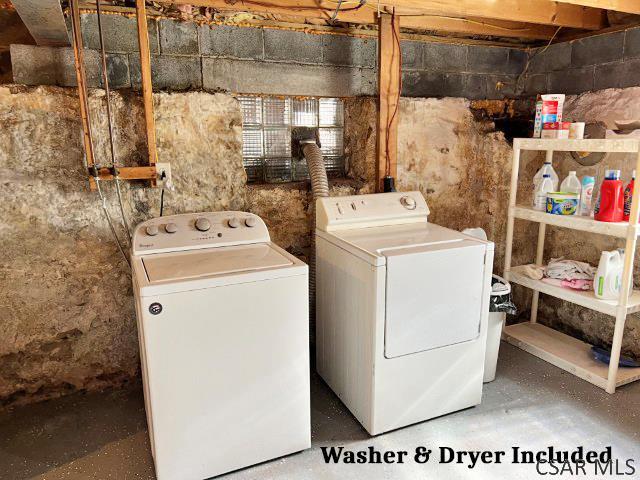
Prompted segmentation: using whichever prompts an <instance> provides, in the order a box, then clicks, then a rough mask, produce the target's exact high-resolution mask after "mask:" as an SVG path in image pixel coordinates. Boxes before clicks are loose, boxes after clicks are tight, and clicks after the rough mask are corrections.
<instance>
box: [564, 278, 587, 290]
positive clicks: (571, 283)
mask: <svg viewBox="0 0 640 480" xmlns="http://www.w3.org/2000/svg"><path fill="white" fill-rule="evenodd" d="M562 286H563V287H565V288H571V289H573V290H591V289H593V280H581V279H576V280H562Z"/></svg>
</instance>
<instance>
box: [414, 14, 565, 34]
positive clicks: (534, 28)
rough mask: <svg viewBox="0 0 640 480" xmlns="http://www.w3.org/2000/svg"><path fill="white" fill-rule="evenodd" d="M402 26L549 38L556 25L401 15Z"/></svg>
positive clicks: (472, 18) (418, 28)
mask: <svg viewBox="0 0 640 480" xmlns="http://www.w3.org/2000/svg"><path fill="white" fill-rule="evenodd" d="M402 28H411V29H415V30H434V31H437V32H447V33H448V32H451V33H458V34H464V35H486V36H489V37H507V38H521V39H526V40H549V39H550V38H551V37H553V34H554V33H556V30H557V27H554V26H551V25H536V24H532V23H524V22H508V21H504V20H487V19H484V18H478V17H469V18H454V17H441V16H437V15H435V16H424V15H422V16H417V17H414V16H403V17H402Z"/></svg>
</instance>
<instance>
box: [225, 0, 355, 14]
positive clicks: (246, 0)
mask: <svg viewBox="0 0 640 480" xmlns="http://www.w3.org/2000/svg"><path fill="white" fill-rule="evenodd" d="M353 3H355V2H353ZM238 4H241V5H256V6H258V7H265V8H283V6H282V5H278V4H274V3H268V2H258V1H254V0H239V2H238ZM236 5H237V4H236ZM365 5H366V3H358V5H357V6H355V7H350V8H343V9H342V10H341V12H355V11H356V10H360V9H361V8H362V7H364V6H365ZM285 8H289V9H291V10H293V11H307V10H309V11H312V12H317V11H318V10H320V11H323V12H331V13H333V12H334V9H333V8H326V7H323V6H320V5H317V6H315V7H311V6H305V5H297V6H292V7H285Z"/></svg>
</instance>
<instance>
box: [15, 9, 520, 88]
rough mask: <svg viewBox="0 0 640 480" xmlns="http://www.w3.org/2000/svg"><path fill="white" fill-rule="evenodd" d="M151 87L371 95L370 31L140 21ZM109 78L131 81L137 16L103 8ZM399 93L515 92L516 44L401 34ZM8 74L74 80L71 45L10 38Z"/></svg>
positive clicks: (91, 35) (90, 43) (36, 81)
mask: <svg viewBox="0 0 640 480" xmlns="http://www.w3.org/2000/svg"><path fill="white" fill-rule="evenodd" d="M148 26H149V39H150V43H151V53H152V58H151V64H152V73H153V84H154V87H155V88H156V89H164V90H199V89H204V90H208V91H229V92H234V93H260V94H281V95H319V96H323V95H324V96H341V97H348V96H363V95H364V96H371V95H375V94H376V92H377V40H376V38H375V37H355V36H346V35H334V34H311V33H305V32H299V31H291V30H282V29H271V28H261V27H235V26H227V25H200V26H198V25H196V24H195V23H189V22H180V21H176V20H170V19H159V20H149V22H148ZM103 32H104V39H105V45H106V50H107V51H108V52H109V55H108V58H107V66H108V71H109V82H110V85H111V86H112V87H113V88H134V89H135V88H139V87H140V60H139V54H138V40H137V30H136V20H135V19H134V18H130V17H125V16H120V15H105V16H104V17H103ZM82 34H83V38H84V42H85V47H86V54H85V62H86V70H87V77H88V81H89V86H91V87H100V86H101V84H102V80H101V78H100V59H99V54H98V49H99V47H100V43H99V37H98V30H97V20H96V15H95V14H84V15H82ZM402 51H403V70H404V73H403V85H404V88H403V95H404V96H409V97H447V96H450V97H464V98H469V99H486V98H489V99H500V98H503V97H505V96H507V97H508V96H514V95H515V86H516V80H517V77H518V75H519V74H520V73H521V72H522V70H523V68H524V65H525V63H526V59H527V52H526V51H525V50H520V49H514V48H504V47H490V46H480V45H457V44H456V45H454V44H446V43H435V42H418V41H403V42H402ZM11 59H12V65H13V75H14V81H15V83H19V84H24V85H59V86H75V72H74V67H73V51H72V49H71V48H50V47H35V46H26V45H13V46H12V47H11Z"/></svg>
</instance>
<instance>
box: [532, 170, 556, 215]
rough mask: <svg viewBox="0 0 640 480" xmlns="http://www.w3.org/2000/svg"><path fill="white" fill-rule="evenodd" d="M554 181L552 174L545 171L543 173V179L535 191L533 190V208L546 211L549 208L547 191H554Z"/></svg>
mask: <svg viewBox="0 0 640 480" xmlns="http://www.w3.org/2000/svg"><path fill="white" fill-rule="evenodd" d="M553 191H554V189H553V181H552V180H551V175H549V174H548V173H545V174H544V175H542V181H541V182H540V183H539V184H538V187H537V188H536V190H535V192H533V208H534V209H535V210H539V211H541V212H544V211H546V210H547V193H549V192H553Z"/></svg>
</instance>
